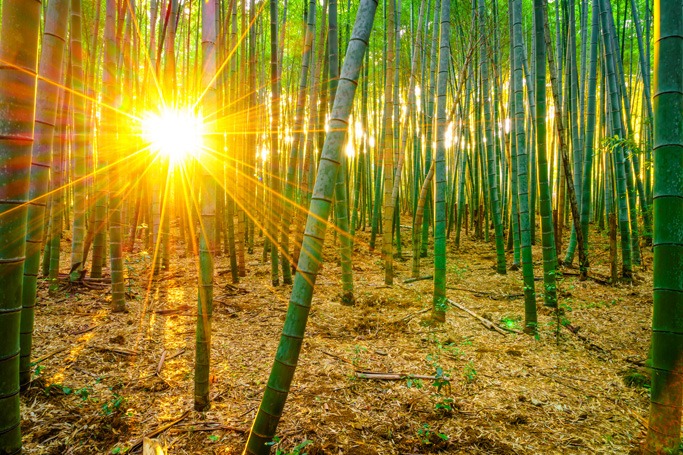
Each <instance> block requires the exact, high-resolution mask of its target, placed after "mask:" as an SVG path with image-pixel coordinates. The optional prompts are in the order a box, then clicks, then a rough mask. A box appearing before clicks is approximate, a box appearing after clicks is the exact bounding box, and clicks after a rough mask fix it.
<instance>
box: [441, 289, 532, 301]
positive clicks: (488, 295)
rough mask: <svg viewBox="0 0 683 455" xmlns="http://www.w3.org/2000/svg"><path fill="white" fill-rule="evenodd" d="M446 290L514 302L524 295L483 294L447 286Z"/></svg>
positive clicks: (482, 292) (483, 292)
mask: <svg viewBox="0 0 683 455" xmlns="http://www.w3.org/2000/svg"><path fill="white" fill-rule="evenodd" d="M446 289H450V290H452V291H463V292H470V293H472V294H474V295H476V296H478V297H479V296H481V297H488V298H490V299H491V300H514V299H521V298H522V297H524V294H497V293H495V292H485V291H477V290H474V289H467V288H457V287H453V286H449V287H447V288H446Z"/></svg>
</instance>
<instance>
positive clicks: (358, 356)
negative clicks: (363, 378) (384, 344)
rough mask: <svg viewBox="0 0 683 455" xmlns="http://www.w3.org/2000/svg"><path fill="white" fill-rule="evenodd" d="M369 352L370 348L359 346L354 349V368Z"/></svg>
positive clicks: (352, 361) (352, 357) (352, 359)
mask: <svg viewBox="0 0 683 455" xmlns="http://www.w3.org/2000/svg"><path fill="white" fill-rule="evenodd" d="M366 352H368V348H366V347H365V346H361V345H359V344H357V345H355V346H354V347H353V353H352V355H351V363H352V364H353V366H354V367H357V366H358V364H359V363H360V361H361V360H363V354H364V353H366Z"/></svg>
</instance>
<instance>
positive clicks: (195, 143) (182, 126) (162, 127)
mask: <svg viewBox="0 0 683 455" xmlns="http://www.w3.org/2000/svg"><path fill="white" fill-rule="evenodd" d="M142 137H143V139H144V140H145V141H147V142H148V143H149V146H150V150H151V151H152V152H155V153H159V154H161V155H162V156H163V157H166V158H168V159H169V160H170V162H171V163H172V164H178V163H181V162H183V161H185V160H187V159H189V158H191V157H196V156H197V154H198V153H199V152H200V151H201V149H202V147H203V145H204V123H203V121H202V119H201V117H200V116H198V115H197V114H195V113H194V112H192V110H190V109H167V108H164V109H162V110H161V111H159V112H150V113H148V114H147V115H145V116H144V117H143V120H142Z"/></svg>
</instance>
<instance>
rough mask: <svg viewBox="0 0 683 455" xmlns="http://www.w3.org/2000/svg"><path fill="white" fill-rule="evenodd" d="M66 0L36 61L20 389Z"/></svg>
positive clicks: (27, 368)
mask: <svg viewBox="0 0 683 455" xmlns="http://www.w3.org/2000/svg"><path fill="white" fill-rule="evenodd" d="M68 12H69V3H68V0H54V1H51V2H50V3H49V4H48V7H47V13H46V17H45V19H46V22H45V31H44V32H43V39H42V44H41V49H42V52H41V54H40V63H39V65H38V74H39V75H40V80H39V81H38V93H40V94H41V95H40V97H39V98H38V99H37V100H36V114H35V115H36V118H35V127H34V142H33V152H32V158H31V177H30V185H29V196H28V197H29V201H30V202H29V206H28V218H27V230H26V262H25V263H24V279H23V289H24V290H23V294H22V312H21V335H20V337H21V359H20V366H19V381H20V383H21V387H22V389H25V388H26V387H28V385H29V383H30V381H31V346H32V344H33V320H34V306H35V303H36V293H37V281H38V269H39V265H40V246H41V243H42V242H43V235H44V226H45V223H44V218H45V205H46V200H47V198H46V197H45V195H46V194H47V190H48V184H49V175H50V162H51V158H52V140H53V137H54V129H55V122H56V119H57V99H58V91H59V88H58V87H59V81H60V80H61V77H62V68H63V64H62V63H63V62H62V61H63V58H64V43H65V41H66V26H67V24H68V20H67V15H68Z"/></svg>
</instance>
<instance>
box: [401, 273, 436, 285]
mask: <svg viewBox="0 0 683 455" xmlns="http://www.w3.org/2000/svg"><path fill="white" fill-rule="evenodd" d="M432 278H434V275H426V276H418V277H416V278H408V279H407V280H403V284H408V283H414V282H416V281H422V280H431V279H432Z"/></svg>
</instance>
